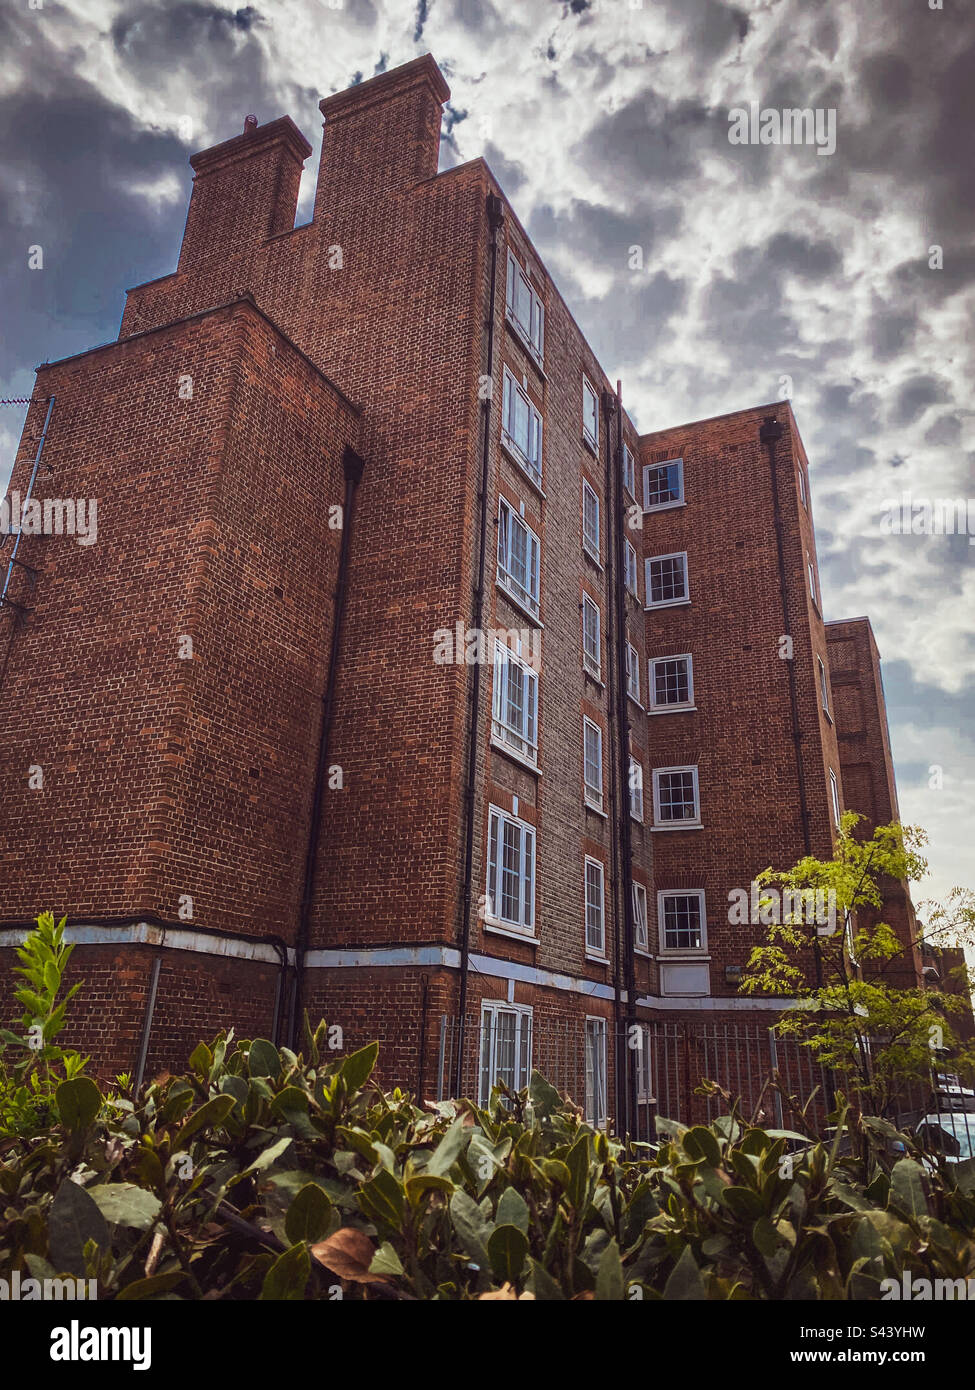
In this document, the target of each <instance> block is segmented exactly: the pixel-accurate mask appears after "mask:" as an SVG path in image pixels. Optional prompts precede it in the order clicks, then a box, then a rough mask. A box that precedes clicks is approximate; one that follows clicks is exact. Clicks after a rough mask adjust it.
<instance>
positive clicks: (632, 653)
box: [626, 641, 640, 704]
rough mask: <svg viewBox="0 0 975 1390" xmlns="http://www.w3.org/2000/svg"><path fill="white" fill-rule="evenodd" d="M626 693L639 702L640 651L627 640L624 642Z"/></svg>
mask: <svg viewBox="0 0 975 1390" xmlns="http://www.w3.org/2000/svg"><path fill="white" fill-rule="evenodd" d="M626 693H627V695H632V697H633V699H634V700H636V702H637V704H639V703H640V653H639V652H638V651H637V649H636V647H634V645H633V643H632V642H629V641H628V642H627V644H626Z"/></svg>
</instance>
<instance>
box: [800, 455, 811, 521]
mask: <svg viewBox="0 0 975 1390" xmlns="http://www.w3.org/2000/svg"><path fill="white" fill-rule="evenodd" d="M798 472H799V501H800V502H801V503H802V505H803V506H804V507H805V508H806V510H807V511H808V510H809V502H808V500H807V498H808V493H807V492H806V470H805V469H804V468H803V466H802V464H801V463H800V464H799V465H798Z"/></svg>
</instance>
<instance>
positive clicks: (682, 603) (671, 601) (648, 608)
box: [643, 598, 691, 613]
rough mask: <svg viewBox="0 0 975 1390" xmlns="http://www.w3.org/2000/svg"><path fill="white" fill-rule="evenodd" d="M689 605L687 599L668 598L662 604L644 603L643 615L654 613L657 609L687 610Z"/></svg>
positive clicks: (689, 602)
mask: <svg viewBox="0 0 975 1390" xmlns="http://www.w3.org/2000/svg"><path fill="white" fill-rule="evenodd" d="M690 604H691V601H690V599H689V598H668V599H665V600H664V602H663V603H645V604H644V605H643V609H644V612H645V613H654V612H656V610H657V609H658V608H689V607H690Z"/></svg>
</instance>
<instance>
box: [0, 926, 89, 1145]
mask: <svg viewBox="0 0 975 1390" xmlns="http://www.w3.org/2000/svg"><path fill="white" fill-rule="evenodd" d="M66 920H67V919H66V918H63V917H62V919H61V921H60V922H59V923H58V924H57V926H55V924H54V917H53V916H52V914H51V913H50V912H44V913H42V914H41V916H40V917H38V919H37V927H36V928H35V929H34V931H32V932H31V933H30V935H29V936H28V937H27V939H26V940H25V941H24V944H23V945H22V946H18V947H17V955H18V957H19V959H20V962H21V963H20V965H19V966H15V967H14V973H15V974H17V975H22V976H23V977H24V979H25V980H26V982H27V983H26V984H24V985H22V986H21V987H20V988H19V989H17V990H15V991H14V998H15V999H16V1000H17V1002H18V1003H19V1004H21V1005H23V1010H24V1012H23V1015H22V1016H21V1019H20V1025H21V1028H22V1029H23V1034H22V1035H21V1034H19V1033H14V1032H11V1030H10V1029H9V1028H0V1135H2V1134H8V1133H11V1132H12V1133H15V1134H17V1133H29V1132H31V1131H32V1130H33V1129H34V1128H35V1127H36V1126H37V1125H39V1124H43V1123H45V1122H46V1121H47V1120H48V1119H50V1118H51V1117H52V1116H54V1114H55V1110H54V1093H55V1090H56V1088H57V1086H58V1084H59V1082H61V1081H63V1080H67V1079H70V1078H72V1077H75V1076H79V1075H80V1074H81V1072H82V1071H84V1068H85V1065H86V1063H87V1060H88V1059H87V1058H85V1057H81V1056H80V1055H79V1054H78V1053H77V1052H72V1051H66V1050H65V1049H63V1048H61V1047H59V1046H58V1044H57V1043H56V1042H55V1041H54V1039H55V1038H56V1037H57V1035H58V1033H60V1031H61V1029H62V1028H63V1027H64V1020H65V1013H66V1010H67V1007H68V1003H69V1002H70V1000H71V999H72V998H73V997H74V995H75V994H77V992H78V990H79V989H81V984H80V982H79V983H78V984H76V985H72V987H71V989H69V990H68V992H67V993H66V994H65V995H64V997H63V998H60V995H61V985H62V981H63V978H64V972H65V969H66V967H67V964H68V960H69V959H70V956H71V953H72V951H73V950H74V947H73V946H66V945H65V944H64V924H65V921H66Z"/></svg>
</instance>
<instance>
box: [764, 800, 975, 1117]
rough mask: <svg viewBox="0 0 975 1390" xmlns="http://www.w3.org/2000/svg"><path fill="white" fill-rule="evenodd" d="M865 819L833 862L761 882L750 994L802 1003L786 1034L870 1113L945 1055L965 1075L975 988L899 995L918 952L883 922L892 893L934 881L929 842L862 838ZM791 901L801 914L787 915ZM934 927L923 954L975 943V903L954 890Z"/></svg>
mask: <svg viewBox="0 0 975 1390" xmlns="http://www.w3.org/2000/svg"><path fill="white" fill-rule="evenodd" d="M862 819H863V818H862V817H861V816H859V815H857V814H856V813H855V812H852V811H848V812H847V813H846V814H845V815H844V816H843V818H842V824H841V827H840V832H839V836H838V839H837V843H836V847H835V850H834V853H833V857H832V858H831V859H816V858H814V857H813V856H807V857H806V858H803V859H801V860H799V862H798V863H797V864H796V865H795V866H794V867H793V868H791V869H788V870H785V871H777V870H773V869H766V870H765V871H764V872H763V873H761V874H759V875H758V876H757V878H756V880H755V881H756V884H757V885H758V888H759V892H760V894H761V897H760V903H761V904H762V907H763V916H762V918H761V920H762V921H763V923H765V924H766V926H767V935H766V940H765V942H764V944H762V945H760V946H756V947H755V948H754V949H753V950H752V952H751V955H750V957H749V961H748V965H747V967H746V970H745V972H744V975H743V978H742V982H741V986H740V988H741V990H742V991H743V992H744V993H746V994H757V993H760V994H773V995H780V996H782V995H785V996H792V997H795V998H798V999H799V1001H800V1002H799V1004H798V1005H797V1006H796V1007H793V1008H791V1009H788V1010H786V1011H785V1012H784V1014H783V1016H782V1018H781V1019H780V1020H779V1021H778V1023H777V1024H776V1025H775V1026H776V1029H777V1031H778V1032H780V1033H781V1034H783V1035H786V1036H791V1037H796V1038H797V1039H798V1040H800V1041H801V1042H802V1043H803V1044H804V1045H805V1046H808V1047H809V1048H810V1049H811V1050H812V1053H813V1055H814V1056H815V1058H816V1060H817V1061H818V1062H819V1063H820V1064H821V1065H822V1066H823V1067H824V1068H825V1069H826V1070H827V1071H828V1072H830V1073H832V1076H833V1078H834V1085H835V1086H836V1087H838V1088H841V1089H842V1090H844V1091H845V1092H846V1093H847V1094H848V1095H849V1097H850V1098H851V1100H852V1101H853V1102H854V1103H855V1104H856V1105H857V1106H858V1107H859V1108H861V1109H864V1110H867V1111H869V1112H872V1113H875V1114H877V1113H879V1114H882V1113H884V1112H885V1111H887V1110H888V1109H890V1107H891V1106H892V1105H893V1104H894V1103H895V1102H896V1100H897V1098H898V1096H899V1095H902V1094H903V1092H904V1089H905V1085H906V1084H907V1083H909V1082H912V1081H913V1082H917V1081H918V1080H921V1079H924V1080H925V1082H927V1080H928V1078H929V1077H930V1074H931V1070H932V1068H933V1066H935V1065H936V1064H937V1061H938V1057H939V1055H944V1054H945V1053H950V1054H951V1055H952V1056H953V1057H954V1058H955V1059H956V1060H957V1061H959V1062H960V1063H962V1064H963V1065H964V1064H966V1063H967V1064H971V1063H972V1062H973V1061H975V1054H973V1052H972V1048H971V1045H970V1044H967V1043H963V1042H962V1040H961V1039H960V1038H959V1037H958V1035H957V1033H956V1032H955V1030H954V1029H953V1028H952V1027H951V1018H952V1017H958V1016H959V1015H964V1014H965V1012H966V1010H967V1011H969V1012H970V1010H971V1004H970V1001H969V999H968V993H969V989H968V988H966V989H965V990H964V991H963V992H962V993H948V992H945V991H943V990H941V989H930V988H925V987H923V986H918V987H915V988H898V987H896V986H895V985H893V984H891V983H890V981H889V978H887V977H889V975H890V973H891V967H892V965H893V964H894V963H895V962H901V963H903V961H904V959H905V958H910V959H911V960H912V961H913V948H912V946H911V945H910V944H909V943H905V942H902V941H901V940H899V939H898V937H897V934H896V933H895V932H894V930H893V929H892V928H891V926H890V925H889V924H888V923H886V922H884V921H882V920H880V914H881V913H882V911H883V906H884V883H885V880H888V879H894V880H900V881H901V882H905V881H910V880H913V881H917V880H918V879H920V878H921V877H922V875H923V874H924V873H925V872H926V871H927V860H926V859H925V858H924V857H923V855H922V853H921V850H922V849H923V847H924V845H925V844H926V843H927V837H926V836H925V834H924V832H923V831H922V830H920V829H919V828H918V827H916V826H901V825H899V824H897V823H896V822H894V823H892V824H890V825H882V826H878V827H877V828H876V829H875V830H874V832H873V834H872V835H871V836H870V838H869V839H867V838H858V837H857V836H856V834H855V829H856V826H857V824H858V823H859V822H860V821H861V820H862ZM779 902H784V903H786V904H788V905H789V910H788V911H775V910H774V907H775V904H777V903H779ZM824 904H825V905H826V908H827V910H826V912H825V914H824V912H823V906H824ZM927 920H928V926H927V928H926V929H924V930H923V932H922V931H919V933H918V935H917V937H916V938H915V944H916V945H918V946H920V945H922V944H923V943H924V942H925V941H929V942H932V944H938V945H940V946H942V947H943V946H945V945H949V944H950V945H952V946H966V945H971V944H973V942H975V895H973V894H972V893H970V892H965V891H963V890H961V889H956V890H953V893H952V894H951V895H950V897H949V899H948V901H947V903H946V904H945V905H944V906H938V905H936V904H935V905H932V906H931V908H930V909H929V911H928V914H927ZM935 939H937V940H936V941H935Z"/></svg>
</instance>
